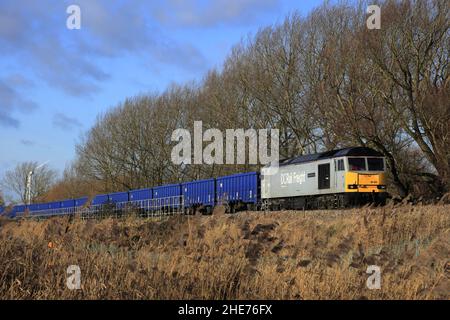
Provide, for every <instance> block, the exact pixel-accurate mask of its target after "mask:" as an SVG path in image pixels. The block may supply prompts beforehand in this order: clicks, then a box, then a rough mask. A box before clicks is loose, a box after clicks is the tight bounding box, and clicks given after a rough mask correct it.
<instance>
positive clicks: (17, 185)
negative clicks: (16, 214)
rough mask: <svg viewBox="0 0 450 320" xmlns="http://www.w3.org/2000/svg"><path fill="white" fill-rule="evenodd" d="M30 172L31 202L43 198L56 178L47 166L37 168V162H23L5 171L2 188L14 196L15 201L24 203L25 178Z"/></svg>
mask: <svg viewBox="0 0 450 320" xmlns="http://www.w3.org/2000/svg"><path fill="white" fill-rule="evenodd" d="M30 171H33V172H34V173H33V179H32V183H31V200H32V202H35V201H37V200H39V198H40V197H42V196H44V195H45V194H46V193H47V191H48V190H49V189H50V188H51V186H52V185H53V184H54V182H55V180H56V177H57V173H56V171H55V170H53V169H51V168H49V167H48V165H41V166H39V164H38V163H37V162H23V163H20V164H18V165H17V166H16V167H15V168H14V169H12V170H9V171H7V172H6V173H5V176H4V178H3V181H2V185H3V188H4V189H5V190H9V191H10V192H11V193H12V194H15V195H16V197H17V199H20V201H22V202H23V203H25V202H26V184H27V176H28V173H29V172H30Z"/></svg>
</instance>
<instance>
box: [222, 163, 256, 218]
mask: <svg viewBox="0 0 450 320" xmlns="http://www.w3.org/2000/svg"><path fill="white" fill-rule="evenodd" d="M216 196H217V203H223V204H224V205H228V206H229V210H230V211H231V212H235V209H237V208H238V207H247V209H250V210H255V209H256V205H257V204H258V201H259V197H260V182H259V173H258V172H247V173H238V174H233V175H230V176H224V177H219V178H217V179H216Z"/></svg>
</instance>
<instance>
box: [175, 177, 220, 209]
mask: <svg viewBox="0 0 450 320" xmlns="http://www.w3.org/2000/svg"><path fill="white" fill-rule="evenodd" d="M181 189H182V194H183V199H184V207H185V208H188V212H189V213H195V210H196V209H197V208H200V207H202V209H204V211H206V212H207V213H209V212H210V211H211V209H212V208H213V207H214V206H215V204H216V183H215V179H206V180H197V181H191V182H185V183H182V184H181Z"/></svg>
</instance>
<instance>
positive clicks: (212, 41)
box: [0, 0, 321, 178]
mask: <svg viewBox="0 0 450 320" xmlns="http://www.w3.org/2000/svg"><path fill="white" fill-rule="evenodd" d="M320 3H321V1H319V0H312V1H302V0H297V1H288V0H216V1H201V0H197V1H194V0H185V1H181V0H168V1H138V0H129V1H123V0H119V1H102V0H99V1H94V0H78V1H61V0H33V1H31V0H30V1H25V0H21V1H19V0H2V1H1V2H0V57H1V59H0V133H1V138H0V178H1V177H2V175H3V173H4V172H5V171H6V170H8V169H11V168H13V167H14V166H15V165H16V164H17V163H19V162H23V161H38V162H44V161H50V163H49V165H50V166H52V167H53V168H55V169H57V170H59V171H62V170H63V169H64V167H65V165H66V164H68V163H69V162H70V161H71V160H72V159H73V158H74V154H75V144H76V143H77V141H79V138H80V135H81V134H82V133H84V132H86V131H87V130H88V129H89V128H90V127H91V126H92V125H93V123H94V122H95V119H96V116H97V115H98V114H99V113H102V112H104V111H105V110H107V109H108V108H110V107H113V106H115V105H117V104H118V103H120V102H121V101H123V100H124V99H125V98H126V97H129V96H134V95H137V94H141V93H146V92H161V91H163V90H164V89H165V88H166V87H167V86H168V85H170V84H171V83H174V82H175V83H185V82H188V81H191V80H200V79H201V78H202V77H203V76H204V74H205V73H206V72H207V70H208V69H211V68H214V67H219V68H220V66H221V65H222V63H223V61H224V60H225V58H226V56H227V55H228V53H229V52H230V49H231V47H232V46H233V45H234V44H236V43H238V42H239V41H240V39H241V38H242V37H245V36H247V35H249V34H254V33H255V32H256V31H257V30H258V29H259V28H261V27H264V26H267V25H271V24H275V23H278V22H281V21H282V20H283V19H284V17H285V16H286V15H287V14H289V13H290V12H293V11H295V10H298V11H299V12H300V13H301V14H303V15H306V14H307V13H308V12H309V11H310V10H311V9H312V8H314V7H316V6H318V5H320ZM71 4H76V5H79V6H80V8H81V29H80V30H68V29H67V28H66V19H67V17H68V14H67V13H66V8H67V7H68V6H69V5H71Z"/></svg>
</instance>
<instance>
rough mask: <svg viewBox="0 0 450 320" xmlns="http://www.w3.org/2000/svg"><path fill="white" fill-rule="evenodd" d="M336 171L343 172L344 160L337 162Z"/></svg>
mask: <svg viewBox="0 0 450 320" xmlns="http://www.w3.org/2000/svg"><path fill="white" fill-rule="evenodd" d="M336 171H345V167H344V159H339V160H338V161H337V168H336Z"/></svg>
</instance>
